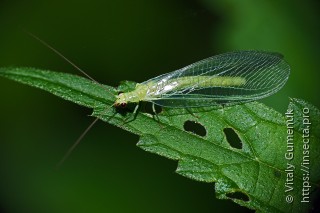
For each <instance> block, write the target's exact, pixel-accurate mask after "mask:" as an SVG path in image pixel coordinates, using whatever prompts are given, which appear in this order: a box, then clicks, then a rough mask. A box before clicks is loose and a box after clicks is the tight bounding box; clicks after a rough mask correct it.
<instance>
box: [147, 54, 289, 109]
mask: <svg viewBox="0 0 320 213" xmlns="http://www.w3.org/2000/svg"><path fill="white" fill-rule="evenodd" d="M289 74H290V67H289V65H288V64H287V63H286V62H285V61H284V60H283V56H282V55H281V54H279V53H271V52H263V51H237V52H230V53H225V54H221V55H217V56H213V57H210V58H207V59H204V60H201V61H199V62H196V63H193V64H191V65H189V66H186V67H184V68H182V69H179V70H176V71H174V72H171V73H167V74H164V75H160V76H158V77H155V78H153V79H150V80H148V81H146V82H143V83H142V84H145V85H148V93H147V97H146V101H151V102H154V103H155V104H157V105H160V106H167V107H201V106H211V105H219V104H233V103H239V102H249V101H253V100H257V99H260V98H264V97H266V96H269V95H272V94H274V93H275V92H277V91H278V90H279V89H281V88H282V87H283V86H284V84H285V83H286V81H287V79H288V77H289Z"/></svg>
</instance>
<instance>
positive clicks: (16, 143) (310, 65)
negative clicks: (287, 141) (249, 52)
mask: <svg viewBox="0 0 320 213" xmlns="http://www.w3.org/2000/svg"><path fill="white" fill-rule="evenodd" d="M318 9H319V3H318V2H317V1H297V0H293V1H289V0H283V1H275V0H272V1H267V0H264V1H259V2H257V1H253V0H246V1H236V0H226V1H222V0H217V1H213V0H203V1H191V0H188V1H186V0H161V1H160V0H155V1H146V0H139V1H128V0H126V1H121V2H119V1H103V2H102V1H95V0H93V1H90V2H85V1H61V0H60V1H59V0H56V1H51V0H49V1H40V0H30V1H25V2H22V1H8V0H4V1H1V2H0V29H1V33H0V47H1V48H0V66H1V67H3V66H30V67H37V68H43V69H49V70H56V71H62V72H69V73H78V72H77V71H76V70H75V69H74V68H72V67H71V66H70V65H69V64H67V63H66V62H65V61H63V60H62V59H61V58H59V57H57V56H56V55H55V54H54V53H52V51H50V50H49V49H48V48H45V47H43V46H42V45H41V44H39V42H38V41H35V40H34V39H32V38H30V37H29V36H27V35H26V34H25V33H24V32H23V30H22V28H24V29H26V30H28V31H30V32H32V33H34V34H36V35H38V36H39V37H40V38H42V39H44V40H45V41H47V42H48V43H50V44H51V45H52V46H53V47H55V48H57V49H58V50H59V51H61V52H62V53H63V54H64V55H65V56H67V57H68V58H70V59H71V60H72V61H74V62H75V64H77V65H78V66H79V67H81V68H83V69H84V70H86V71H87V72H88V73H89V74H90V75H91V76H92V77H94V78H95V79H97V80H98V81H100V82H102V83H106V84H108V85H113V86H117V85H118V82H120V81H121V80H126V79H127V80H132V81H136V82H142V81H145V80H147V79H149V78H151V77H154V76H157V75H160V74H162V73H166V72H169V71H173V70H175V69H178V68H181V67H183V66H185V65H188V64H190V63H192V62H195V61H198V60H200V59H203V58H206V57H209V56H212V55H215V54H217V53H221V52H226V51H229V50H237V49H259V50H270V51H278V52H281V53H282V54H284V55H285V59H286V60H287V61H288V63H289V64H290V65H291V68H292V71H291V76H290V78H289V81H288V83H287V85H286V86H285V87H284V89H282V90H281V91H280V92H279V93H277V94H275V95H274V96H272V97H270V98H267V99H264V100H263V101H262V102H264V103H266V104H267V105H269V106H271V107H273V108H275V109H277V110H279V111H281V112H284V111H285V109H286V106H287V105H288V97H297V98H303V99H305V100H307V101H309V102H311V103H313V104H314V105H316V106H317V107H319V106H320V100H319V99H320V98H319V96H318V95H316V92H317V91H319V83H318V82H317V81H318V80H319V72H318V70H317V69H318V68H319V67H320V66H319V65H320V61H319V60H318V56H319V55H320V53H319V51H320V50H319V39H318V38H319V37H320V36H319V34H320V33H319V29H320V27H319V22H317V20H318V19H319V17H318V16H319V13H318ZM0 91H1V92H0V94H1V105H0V112H1V113H0V117H1V119H0V135H1V136H0V156H1V157H0V158H1V159H0V172H1V173H0V205H1V207H0V208H2V209H3V211H2V212H115V211H117V212H150V211H152V212H182V211H183V212H196V211H197V212H213V211H215V210H218V209H221V210H224V211H225V210H227V209H228V210H229V211H231V210H234V211H236V212H241V211H243V212H246V211H248V210H247V209H245V208H241V207H239V206H238V205H236V204H234V203H232V202H231V201H221V200H217V199H215V198H214V192H213V186H212V185H211V184H204V183H198V182H195V181H191V180H188V179H186V178H183V177H180V176H179V175H176V174H174V173H173V171H174V170H175V168H176V162H174V161H170V160H167V159H164V158H161V157H159V156H156V155H152V154H150V153H146V152H144V151H142V150H140V149H138V148H137V147H135V143H136V142H137V141H138V138H137V137H136V136H133V135H131V134H129V133H126V132H124V131H122V130H119V129H117V128H115V127H113V126H110V125H107V124H105V123H102V122H100V123H98V124H97V125H96V126H95V127H94V128H93V129H92V130H91V131H90V132H89V133H88V135H87V136H86V137H85V139H84V140H83V141H82V143H81V144H80V146H78V147H77V149H76V150H75V152H74V153H72V155H71V157H70V158H69V159H68V161H67V162H66V163H65V164H64V165H63V167H62V168H61V169H60V170H59V171H55V170H54V166H55V164H56V163H57V162H58V161H59V160H60V158H61V157H62V155H63V154H64V152H65V151H66V150H67V149H68V147H69V146H70V145H71V144H72V143H73V142H74V141H75V140H76V138H77V137H78V136H79V135H80V134H81V132H82V131H83V130H84V129H85V128H86V127H87V126H88V125H89V123H90V122H91V120H92V119H93V118H90V117H88V116H86V115H89V114H90V113H91V112H90V111H88V110H86V109H84V108H81V107H78V106H75V105H73V104H71V103H68V102H65V101H63V100H60V99H58V98H56V97H54V96H52V95H48V94H47V93H44V92H42V91H40V90H36V89H34V88H29V87H26V86H24V85H20V84H16V83H13V82H11V81H8V80H6V79H0Z"/></svg>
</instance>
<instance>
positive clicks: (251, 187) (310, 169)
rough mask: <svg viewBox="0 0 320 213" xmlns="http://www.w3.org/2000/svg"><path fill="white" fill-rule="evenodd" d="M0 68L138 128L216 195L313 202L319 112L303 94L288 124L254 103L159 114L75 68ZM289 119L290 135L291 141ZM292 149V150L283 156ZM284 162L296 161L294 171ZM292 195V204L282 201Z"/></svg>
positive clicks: (253, 205) (263, 207) (249, 203)
mask: <svg viewBox="0 0 320 213" xmlns="http://www.w3.org/2000/svg"><path fill="white" fill-rule="evenodd" d="M0 75H1V76H3V77H6V78H9V79H12V80H15V81H18V82H21V83H24V84H28V85H31V86H34V87H37V88H41V89H43V90H46V91H48V92H50V93H53V94H55V95H57V96H59V97H62V98H64V99H66V100H69V101H72V102H74V103H77V104H80V105H83V106H86V107H89V108H92V109H93V116H96V117H99V118H100V119H101V120H104V121H107V122H109V123H111V124H114V125H116V126H118V127H120V128H123V129H125V130H127V131H130V132H132V133H134V134H137V135H139V136H140V140H139V142H138V144H137V145H138V146H139V147H140V148H142V149H144V150H146V151H149V152H152V153H156V154H159V155H161V156H164V157H167V158H170V159H173V160H178V168H177V170H176V171H177V173H178V174H180V175H183V176H185V177H188V178H191V179H194V180H198V181H204V182H215V189H216V196H217V197H218V198H221V199H231V200H232V201H234V202H236V203H238V204H240V205H242V206H246V207H248V208H250V209H255V210H257V211H258V212H306V211H308V209H309V208H311V206H312V204H311V203H303V202H301V200H304V199H305V197H303V196H302V194H303V193H302V192H303V189H305V190H308V191H307V192H308V193H305V194H306V196H307V197H309V200H310V201H312V199H313V198H314V196H315V194H316V190H317V189H319V180H320V170H319V162H320V155H319V153H320V146H319V143H320V139H319V138H320V137H319V129H320V125H319V120H320V119H319V118H320V113H319V110H318V109H317V108H315V107H314V106H312V105H311V104H309V103H307V102H305V101H303V100H299V99H292V100H291V102H290V104H289V108H288V112H292V113H293V118H294V120H293V123H292V124H290V115H288V117H285V116H283V115H281V114H280V113H278V112H276V111H274V110H273V109H271V108H269V107H267V106H265V105H263V104H261V103H258V102H252V103H248V104H241V105H235V106H232V107H225V108H223V107H221V108H218V109H210V108H200V109H193V110H192V112H190V110H189V109H169V108H164V109H163V111H162V112H161V113H160V114H158V117H157V116H152V115H150V114H148V113H145V112H142V111H140V112H139V113H138V114H136V115H133V114H132V112H130V111H125V110H116V109H115V108H114V107H111V106H112V104H113V103H114V101H115V97H116V94H117V91H116V90H115V89H114V88H112V87H109V86H106V85H100V84H97V83H95V82H92V81H90V80H88V79H85V78H82V77H78V76H75V75H70V74H65V73H57V72H49V71H43V70H38V69H33V68H2V69H0ZM133 88H134V83H132V82H124V83H123V84H122V85H121V86H120V87H119V90H121V91H128V90H130V89H133ZM306 109H308V110H306ZM307 111H308V113H306V112H307ZM186 121H192V122H191V123H193V124H194V125H195V127H194V128H197V127H198V128H202V129H203V128H204V129H205V136H200V135H197V131H196V130H194V131H195V133H193V132H192V131H186V129H187V128H186V127H185V125H186ZM291 126H292V129H291V130H292V131H293V132H294V134H293V141H290V140H288V138H290V137H289V136H288V134H289V129H290V128H291ZM226 129H228V130H230V131H231V132H234V135H233V137H234V140H236V139H239V140H241V146H240V148H235V147H233V146H232V145H231V144H232V141H231V140H233V139H230V138H231V136H230V135H229V133H227V131H225V130H226ZM307 130H308V131H307ZM226 134H227V135H226ZM303 139H305V141H304V140H303ZM306 139H308V142H306ZM288 141H289V142H292V144H291V143H289V144H288V143H287V142H288ZM307 145H308V146H309V147H306V146H307ZM292 147H293V149H292V150H291V148H292ZM291 151H292V154H293V155H294V157H293V158H292V159H289V158H286V157H285V156H286V155H289V154H286V153H290V152H291ZM306 151H308V153H307V152H306ZM302 163H305V164H304V166H302ZM307 163H309V164H307ZM288 165H293V166H294V167H295V168H294V169H293V170H292V171H291V170H290V168H289V169H288ZM304 169H305V170H306V171H307V172H306V171H304ZM291 177H293V178H292V181H291ZM307 177H308V180H306V178H307ZM286 184H287V187H286ZM307 184H309V185H307ZM303 186H305V188H303ZM309 186H310V187H309ZM291 187H292V188H293V190H290V189H291ZM286 190H288V191H286ZM305 192H306V191H305ZM239 195H240V197H239ZM289 195H291V196H292V197H293V198H294V201H293V202H292V203H288V202H286V197H287V196H289Z"/></svg>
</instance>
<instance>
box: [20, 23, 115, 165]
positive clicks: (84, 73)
mask: <svg viewBox="0 0 320 213" xmlns="http://www.w3.org/2000/svg"><path fill="white" fill-rule="evenodd" d="M23 30H24V31H25V32H26V33H27V34H28V35H29V36H31V37H33V38H34V39H36V40H38V41H39V42H40V43H41V44H43V45H44V46H46V47H47V48H49V49H50V50H52V51H53V52H54V53H56V54H57V55H58V56H60V57H61V58H62V59H64V60H65V61H67V62H68V63H69V64H70V65H71V66H73V67H74V68H76V69H77V70H78V71H80V72H81V73H82V74H83V75H85V76H86V77H87V78H89V79H90V80H92V81H93V82H94V83H96V84H97V85H99V86H100V87H101V88H103V89H104V90H105V91H107V92H109V93H110V94H112V93H111V92H110V91H108V90H107V89H106V88H105V87H104V86H103V85H101V84H100V83H99V82H98V81H96V80H95V79H94V78H92V77H91V76H90V75H88V74H87V73H86V72H85V71H83V70H82V69H80V67H78V66H77V65H75V64H74V63H73V62H72V61H71V60H70V59H68V58H67V57H65V56H64V55H63V54H62V53H60V52H59V51H58V50H56V49H55V48H53V47H52V46H51V45H49V44H48V43H47V42H45V41H43V40H42V39H40V38H39V37H38V36H36V35H34V34H33V33H31V32H29V31H27V30H25V29H23ZM112 95H113V94H112ZM112 106H113V105H111V107H112ZM108 108H109V107H108ZM108 108H107V109H108ZM107 109H106V110H107ZM98 120H99V117H97V118H96V119H94V121H93V122H92V123H91V124H90V125H89V126H88V127H87V128H86V129H85V131H84V132H83V133H82V134H81V135H80V137H79V138H78V139H77V140H76V142H75V143H74V144H73V145H72V146H71V147H70V148H69V150H68V151H67V152H66V154H65V155H64V156H63V158H62V159H61V160H60V162H59V163H58V164H57V167H56V168H57V169H59V168H60V166H61V165H62V164H63V163H64V161H65V160H66V159H67V158H68V157H69V156H70V154H71V153H72V151H73V150H74V149H75V148H76V146H77V145H78V144H79V143H80V142H81V140H82V139H83V138H84V136H85V135H86V134H87V133H88V132H89V130H90V129H91V128H92V127H93V125H94V124H95V123H96V122H97V121H98Z"/></svg>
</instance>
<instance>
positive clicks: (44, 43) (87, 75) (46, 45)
mask: <svg viewBox="0 0 320 213" xmlns="http://www.w3.org/2000/svg"><path fill="white" fill-rule="evenodd" d="M23 31H24V32H26V33H27V34H28V35H29V36H31V37H32V38H34V39H36V40H38V41H39V42H40V43H41V44H43V45H44V46H45V47H47V48H49V49H50V50H52V51H53V52H54V53H56V54H57V55H58V56H60V57H61V58H62V59H63V60H65V61H66V62H68V63H69V64H70V65H71V66H73V67H74V68H76V69H77V70H78V71H79V72H81V73H82V74H83V75H84V76H86V77H87V78H89V79H90V80H92V81H93V82H94V83H96V84H97V85H99V86H100V87H101V88H103V89H104V90H105V91H107V92H108V93H110V94H112V93H111V92H110V91H108V90H107V89H106V88H105V87H103V86H102V85H101V84H100V83H99V82H98V81H97V80H95V79H94V78H92V77H91V76H90V75H89V74H87V73H86V72H85V71H83V70H82V69H81V68H80V67H78V66H77V65H75V63H73V62H72V61H71V60H70V59H68V58H67V57H65V56H64V55H63V54H62V53H61V52H59V51H58V50H56V49H55V48H53V47H52V46H51V45H50V44H48V43H47V42H45V41H44V40H42V39H41V38H39V37H38V36H36V35H34V34H33V33H31V32H29V31H27V30H25V29H23ZM112 95H113V94H112Z"/></svg>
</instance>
